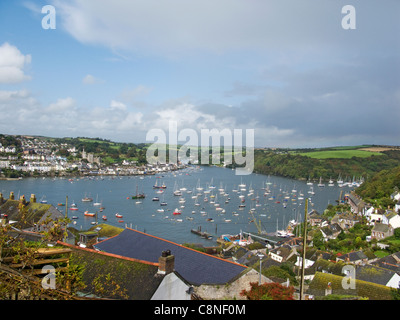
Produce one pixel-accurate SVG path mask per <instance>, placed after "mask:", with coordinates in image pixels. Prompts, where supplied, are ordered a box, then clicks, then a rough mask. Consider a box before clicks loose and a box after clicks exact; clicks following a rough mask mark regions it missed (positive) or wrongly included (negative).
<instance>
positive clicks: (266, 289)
mask: <svg viewBox="0 0 400 320" xmlns="http://www.w3.org/2000/svg"><path fill="white" fill-rule="evenodd" d="M250 287H251V288H250V290H242V292H241V293H240V294H241V295H242V296H245V297H246V298H247V299H249V300H294V297H293V293H294V288H293V287H292V286H290V287H285V286H282V285H281V284H279V283H276V282H273V283H263V284H261V285H259V284H258V282H252V283H250Z"/></svg>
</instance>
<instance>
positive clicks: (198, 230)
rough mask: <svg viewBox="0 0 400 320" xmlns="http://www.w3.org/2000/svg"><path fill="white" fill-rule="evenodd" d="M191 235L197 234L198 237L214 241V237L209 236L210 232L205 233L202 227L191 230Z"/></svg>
mask: <svg viewBox="0 0 400 320" xmlns="http://www.w3.org/2000/svg"><path fill="white" fill-rule="evenodd" d="M190 232H191V233H194V234H197V235H198V236H200V237H202V238H204V239H209V240H211V239H212V235H211V234H209V233H208V232H205V231H201V226H199V227H197V229H191V230H190Z"/></svg>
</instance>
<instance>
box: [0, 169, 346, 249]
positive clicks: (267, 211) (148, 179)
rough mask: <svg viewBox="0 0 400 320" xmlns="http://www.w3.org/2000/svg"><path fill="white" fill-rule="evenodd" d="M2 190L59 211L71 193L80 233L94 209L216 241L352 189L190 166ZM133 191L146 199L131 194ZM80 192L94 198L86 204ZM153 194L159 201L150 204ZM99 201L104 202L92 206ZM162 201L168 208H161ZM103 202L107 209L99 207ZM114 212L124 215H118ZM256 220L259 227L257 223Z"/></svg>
mask: <svg viewBox="0 0 400 320" xmlns="http://www.w3.org/2000/svg"><path fill="white" fill-rule="evenodd" d="M155 185H158V186H162V185H165V186H166V188H164V189H159V188H157V189H155V188H153V186H155ZM243 185H245V187H243ZM222 189H223V190H222ZM0 190H1V192H2V193H3V196H4V197H5V198H8V195H9V193H10V192H11V191H13V192H14V194H15V197H16V199H18V198H19V196H20V195H25V197H26V199H29V198H30V195H31V194H35V195H36V198H37V201H38V202H39V201H42V200H43V201H47V203H49V204H53V205H54V206H56V207H58V209H59V210H60V211H61V212H62V213H65V210H66V208H65V207H63V206H58V204H59V203H66V197H68V207H69V209H70V208H71V204H72V203H75V204H76V206H77V209H78V210H77V211H70V210H67V211H68V216H69V217H70V218H71V217H72V216H75V218H76V219H74V220H73V221H74V222H73V223H74V224H72V223H71V226H74V227H75V228H77V229H78V230H87V229H88V228H90V227H92V224H93V222H95V221H96V218H95V217H87V216H85V215H84V212H85V211H89V212H90V213H97V219H98V223H103V222H104V221H103V220H102V216H103V215H105V216H107V221H106V223H108V224H110V225H115V226H118V227H129V228H133V229H137V230H139V231H142V232H146V233H149V234H151V235H154V236H157V237H161V238H164V239H167V240H170V241H173V242H176V243H185V242H186V243H204V244H208V245H213V244H214V241H215V240H216V238H217V237H218V236H221V235H222V234H238V233H240V231H246V232H252V233H257V231H258V228H259V227H261V228H262V229H263V230H264V231H266V232H268V233H272V232H275V231H276V230H277V228H278V229H283V228H286V225H287V224H288V222H289V220H292V219H294V220H297V221H302V220H303V216H304V208H305V201H306V199H307V198H309V205H308V208H309V210H311V209H315V210H317V211H318V212H319V213H322V212H323V211H324V210H325V209H326V207H327V205H328V204H336V200H337V199H339V196H340V194H341V192H343V195H344V193H346V192H349V191H350V188H349V187H341V188H340V187H338V186H337V185H336V184H335V185H334V186H328V184H326V185H325V187H318V186H317V183H314V185H313V186H309V185H307V184H306V182H305V181H298V180H293V179H287V178H282V177H275V176H266V175H261V174H250V175H247V176H240V175H235V171H234V170H231V169H227V168H218V167H190V168H187V169H184V170H180V171H175V172H170V173H165V174H159V175H152V176H123V177H118V176H117V177H109V176H103V177H97V176H94V177H93V176H92V177H79V178H71V179H69V178H27V179H23V180H18V181H4V180H3V181H0ZM175 190H180V191H181V193H182V195H181V196H176V195H174V191H175ZM252 190H253V191H252ZM162 191H163V192H162ZM137 192H138V193H144V194H145V195H146V197H145V198H144V199H140V200H137V199H132V195H135V194H136V193H137ZM161 192H162V193H161ZM310 192H314V194H311V193H310ZM84 197H90V198H92V199H93V201H91V202H84V201H82V199H83V198H84ZM155 197H158V198H159V201H153V198H155ZM205 198H206V200H205ZM207 200H208V202H207ZM242 201H244V202H242ZM96 202H97V203H101V206H96V205H94V204H95V203H96ZM162 202H165V203H166V205H163V206H161V203H162ZM217 204H219V206H217ZM239 205H245V207H241V208H240V207H239ZM100 207H104V209H103V211H102V212H100ZM217 208H218V209H217ZM161 209H163V210H164V212H161V211H160V210H161ZM175 209H179V210H180V211H181V214H179V215H174V214H173V213H174V211H175ZM250 210H252V214H251V213H250ZM116 213H119V214H121V215H122V216H123V218H117V217H116V216H115V214H116ZM254 221H256V222H257V223H258V224H259V222H261V224H259V225H258V227H257V226H256V223H254ZM199 227H201V230H202V231H207V232H208V233H210V234H212V235H213V240H206V239H203V238H201V237H199V236H198V235H196V234H193V233H191V231H190V230H191V229H198V228H199Z"/></svg>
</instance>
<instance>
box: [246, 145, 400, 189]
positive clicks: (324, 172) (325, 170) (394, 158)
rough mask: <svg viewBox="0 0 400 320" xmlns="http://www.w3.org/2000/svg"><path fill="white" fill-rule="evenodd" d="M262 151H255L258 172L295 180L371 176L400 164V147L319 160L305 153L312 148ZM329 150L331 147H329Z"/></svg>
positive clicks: (255, 167)
mask: <svg viewBox="0 0 400 320" xmlns="http://www.w3.org/2000/svg"><path fill="white" fill-rule="evenodd" d="M298 151H299V152H298V153H296V150H290V151H289V150H284V149H278V150H262V149H256V150H255V151H254V171H255V172H258V173H263V174H271V175H277V176H284V177H290V178H294V179H309V178H310V179H312V180H319V178H320V177H322V179H324V180H326V181H327V180H328V179H330V178H337V177H338V176H341V177H342V178H343V179H345V178H346V177H347V178H348V179H352V178H353V177H357V178H359V177H361V176H362V177H364V178H368V177H370V176H372V175H374V174H375V173H377V172H379V171H381V170H391V169H393V168H395V167H396V166H399V163H400V150H389V151H383V152H381V155H379V156H376V155H373V154H372V153H371V156H370V157H367V158H364V157H354V156H353V157H351V158H347V159H345V158H328V159H315V158H311V157H308V156H304V155H301V152H303V151H307V152H309V151H310V150H298ZM325 151H328V149H325Z"/></svg>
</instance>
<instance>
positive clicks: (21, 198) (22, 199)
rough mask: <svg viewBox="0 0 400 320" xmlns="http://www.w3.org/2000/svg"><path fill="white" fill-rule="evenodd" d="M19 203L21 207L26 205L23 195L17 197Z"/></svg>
mask: <svg viewBox="0 0 400 320" xmlns="http://www.w3.org/2000/svg"><path fill="white" fill-rule="evenodd" d="M19 202H20V203H22V204H23V205H25V204H26V200H25V196H24V195H22V196H20V197H19Z"/></svg>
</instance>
